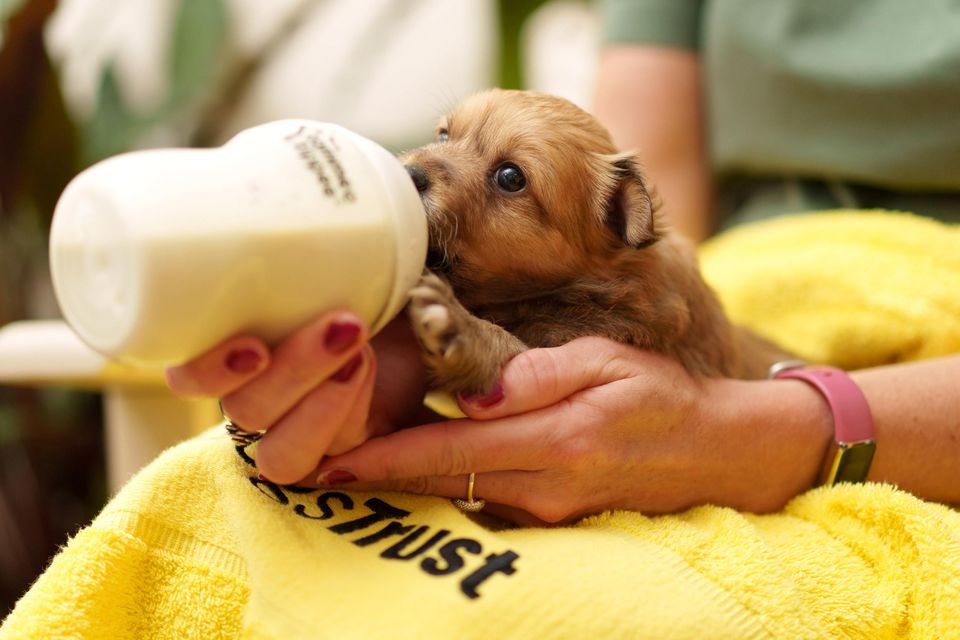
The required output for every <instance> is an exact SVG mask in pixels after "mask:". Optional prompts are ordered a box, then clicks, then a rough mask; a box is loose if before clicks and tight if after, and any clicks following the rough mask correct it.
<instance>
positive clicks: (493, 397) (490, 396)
mask: <svg viewBox="0 0 960 640" xmlns="http://www.w3.org/2000/svg"><path fill="white" fill-rule="evenodd" d="M460 398H461V399H462V400H463V401H464V402H466V403H467V404H472V405H473V406H475V407H479V408H481V409H489V408H490V407H492V406H493V405H495V404H497V403H499V402H500V401H501V400H503V385H501V384H500V383H499V382H497V384H495V385H493V388H492V389H490V391H488V392H487V393H482V394H481V393H461V394H460Z"/></svg>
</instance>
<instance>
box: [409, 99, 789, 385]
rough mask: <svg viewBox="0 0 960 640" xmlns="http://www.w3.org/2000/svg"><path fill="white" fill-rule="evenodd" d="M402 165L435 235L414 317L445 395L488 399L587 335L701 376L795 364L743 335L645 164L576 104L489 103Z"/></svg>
mask: <svg viewBox="0 0 960 640" xmlns="http://www.w3.org/2000/svg"><path fill="white" fill-rule="evenodd" d="M401 160H402V161H403V162H404V163H405V164H406V165H407V169H408V171H409V172H410V173H411V175H412V176H413V179H414V182H415V184H416V185H417V188H418V190H419V191H420V195H421V199H422V201H423V204H424V207H425V209H426V212H427V219H428V226H429V230H430V256H429V259H428V267H429V268H430V269H432V270H433V271H434V274H431V273H429V272H428V273H427V274H425V276H424V278H423V279H422V280H421V282H420V284H419V286H417V287H416V288H415V289H414V290H413V291H412V292H411V303H410V307H409V309H410V314H411V317H412V320H413V326H414V329H415V331H416V332H417V333H418V336H419V338H420V341H421V343H422V344H423V346H424V350H425V360H426V363H427V366H428V369H429V370H430V373H431V375H432V376H433V382H434V384H435V385H436V386H437V387H440V388H444V389H446V390H448V391H453V392H457V391H467V392H482V391H487V390H489V389H490V388H491V387H492V386H493V384H494V383H495V382H496V380H497V378H498V376H499V372H500V368H501V366H502V365H503V364H504V363H505V362H506V361H508V360H509V359H510V358H512V357H513V356H515V355H517V354H518V353H520V352H521V351H523V350H525V349H527V348H532V347H550V346H557V345H560V344H563V343H565V342H568V341H570V340H573V339H574V338H577V337H579V336H585V335H593V336H604V337H607V338H611V339H613V340H617V341H619V342H623V343H626V344H630V345H635V346H637V347H642V348H646V349H652V350H655V351H659V352H661V353H664V354H666V355H668V356H670V357H672V358H674V359H676V360H678V361H679V362H680V363H682V364H683V366H684V367H685V368H686V369H687V370H688V371H690V372H691V373H693V374H697V375H702V376H721V375H726V376H734V377H762V376H763V375H764V373H765V371H766V368H767V367H768V366H769V365H770V364H771V363H772V362H774V361H776V360H778V359H781V358H782V357H783V356H784V355H785V354H784V353H783V352H781V351H779V350H778V349H776V347H774V346H773V345H770V344H769V343H766V342H764V341H762V340H760V339H759V338H756V337H754V336H752V335H750V334H748V333H747V332H745V331H741V330H739V329H736V328H734V327H733V326H731V324H730V322H729V321H728V320H727V318H726V316H724V314H723V311H722V309H721V307H720V304H719V302H718V301H717V299H716V298H715V296H714V295H713V293H712V292H711V291H710V289H709V288H708V287H707V285H706V284H705V283H704V282H703V280H702V278H701V277H700V274H699V271H698V268H697V264H696V259H695V256H694V253H693V250H692V248H691V247H690V246H689V245H688V243H686V242H685V241H684V240H683V239H682V238H680V237H679V236H677V235H675V234H672V233H670V232H669V231H668V230H667V229H666V228H665V226H664V225H663V223H662V220H661V216H660V214H659V213H658V210H657V206H656V204H655V202H654V198H653V197H652V196H651V194H650V190H649V189H648V188H647V185H646V184H645V182H644V179H643V176H642V175H641V173H640V171H639V169H638V167H637V163H636V160H635V159H634V157H633V156H632V155H631V154H627V153H618V152H617V149H616V147H615V146H614V144H613V141H612V140H611V138H610V135H609V133H608V132H607V131H606V130H605V129H604V128H603V127H602V126H601V125H600V124H599V123H598V122H597V121H596V120H595V119H594V118H593V117H591V116H590V115H588V114H587V113H585V112H584V111H582V110H581V109H579V108H578V107H576V106H575V105H573V104H572V103H570V102H568V101H566V100H563V99H561V98H557V97H554V96H549V95H545V94H538V93H533V92H520V91H502V90H493V91H488V92H485V93H481V94H479V95H476V96H474V97H472V98H470V99H468V100H467V101H465V102H464V103H462V104H461V105H460V106H459V107H457V108H456V109H455V110H454V111H453V112H452V113H451V114H449V115H448V116H447V117H445V118H443V119H442V120H441V121H440V123H439V125H438V127H437V136H436V141H435V142H433V143H431V144H428V145H426V146H424V147H422V148H420V149H416V150H414V151H411V152H409V153H407V154H405V155H404V156H402V157H401ZM505 167H506V168H505ZM517 171H519V172H520V173H522V179H521V178H520V177H518V174H517ZM518 185H522V188H520V189H516V187H517V186H518ZM505 187H506V188H505ZM438 276H439V277H438Z"/></svg>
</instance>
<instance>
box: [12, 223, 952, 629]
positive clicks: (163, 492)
mask: <svg viewBox="0 0 960 640" xmlns="http://www.w3.org/2000/svg"><path fill="white" fill-rule="evenodd" d="M831 220H832V221H833V222H830V221H831ZM868 220H871V221H873V222H870V223H869V224H867V225H866V226H867V227H871V228H872V227H873V226H874V225H875V224H879V225H886V223H887V221H890V222H891V226H890V227H889V229H890V230H891V231H890V233H895V234H896V235H895V236H891V237H890V238H889V240H890V244H891V245H893V244H897V243H896V242H894V240H899V239H900V238H899V237H900V236H903V238H904V239H906V236H907V234H908V233H909V234H911V237H912V234H913V233H914V230H913V227H914V223H916V226H917V229H918V230H917V231H916V233H921V232H924V231H923V230H922V229H927V228H928V227H927V224H928V223H927V222H926V221H920V220H915V219H913V218H901V217H899V216H892V215H879V214H861V215H856V214H846V213H844V214H836V215H834V216H829V215H828V216H824V217H823V218H817V219H809V220H806V221H800V220H796V221H794V226H791V225H790V224H788V223H787V222H786V221H785V222H784V223H782V224H783V226H779V224H774V225H773V226H769V227H766V228H765V229H761V228H760V227H759V226H758V227H757V228H755V229H753V230H744V233H743V234H742V235H739V236H737V235H734V234H731V235H729V236H726V237H724V238H721V239H718V240H717V241H716V242H715V243H713V244H712V245H711V246H710V247H708V248H706V249H705V252H704V264H705V266H706V267H707V269H708V271H710V270H711V269H713V270H714V271H710V277H711V280H712V281H713V282H714V284H715V285H717V286H718V288H719V290H720V292H721V295H722V297H723V298H724V300H725V301H726V302H727V303H728V304H730V305H731V309H732V310H733V311H734V314H735V315H737V314H739V313H741V312H742V311H743V310H749V313H750V314H757V315H760V316H763V314H765V313H768V312H767V311H764V310H763V309H759V308H758V306H764V305H774V306H777V307H778V308H780V309H783V310H784V312H785V313H788V314H790V313H797V314H798V316H799V317H803V318H807V319H808V320H809V321H810V323H812V325H813V326H803V327H802V328H803V329H804V330H803V331H799V329H797V330H793V329H791V331H789V332H788V333H789V336H790V337H791V339H792V340H794V342H793V343H791V344H790V346H792V347H793V348H794V349H796V350H797V351H798V352H801V353H803V354H804V355H808V356H809V355H810V354H813V355H817V354H820V353H828V354H830V355H831V356H836V359H834V360H831V361H834V362H839V361H842V360H844V359H848V360H856V361H871V360H872V359H873V358H875V357H876V356H874V355H872V354H868V353H862V352H858V351H857V350H858V349H860V348H867V347H870V348H878V349H881V351H882V353H883V355H882V356H881V357H882V358H887V357H889V354H891V353H896V354H898V356H906V357H920V356H921V355H935V354H938V353H945V352H946V351H945V350H944V349H955V348H956V345H957V342H956V339H957V336H958V335H960V332H958V331H957V323H956V321H953V322H952V323H951V322H948V323H947V324H948V325H949V326H950V327H952V329H950V330H947V329H945V328H944V327H943V326H941V325H940V324H939V323H941V322H943V321H944V319H943V317H942V313H945V312H944V311H943V310H944V309H949V308H951V307H950V305H951V304H953V305H956V304H957V298H958V296H960V288H957V287H956V284H955V283H956V278H957V277H958V274H960V266H958V265H956V260H957V256H960V244H958V240H957V234H956V231H955V230H954V229H947V228H944V227H939V228H938V229H937V230H936V231H932V236H931V243H930V244H924V243H920V244H923V246H925V247H927V248H926V252H925V253H924V252H921V249H920V244H918V245H916V255H914V254H913V253H909V252H908V255H909V259H904V261H903V262H904V263H903V264H897V265H896V269H897V270H900V269H904V270H909V271H911V272H912V273H913V274H915V275H917V276H918V277H919V276H920V275H922V267H921V266H920V265H922V264H930V265H936V269H938V271H936V276H937V277H936V280H937V283H932V282H931V283H928V282H924V283H917V282H913V281H912V280H911V279H908V278H900V277H899V276H894V275H891V276H890V277H889V278H884V277H883V276H882V275H881V274H880V273H879V271H880V267H876V268H871V269H870V270H869V271H865V272H863V273H862V288H861V289H857V288H855V287H854V289H853V290H851V289H849V288H845V289H844V294H843V295H842V296H839V297H838V300H841V301H843V302H844V304H846V301H847V300H848V299H849V298H848V297H849V296H852V295H857V296H860V298H859V299H860V300H861V302H860V303H858V306H857V309H858V310H859V309H862V308H867V309H869V308H872V307H871V305H872V304H874V302H873V300H874V298H872V297H871V296H873V295H874V292H879V294H880V295H879V297H878V298H876V305H877V308H878V309H884V311H883V312H882V313H880V312H878V315H879V316H882V317H881V318H880V319H874V320H873V321H871V322H872V324H871V322H868V321H866V320H865V319H864V318H865V317H866V315H869V314H860V313H852V314H849V315H850V318H851V320H850V323H851V324H849V325H845V324H844V323H842V322H840V321H839V320H837V315H836V314H833V313H831V312H830V308H831V307H829V305H828V306H827V307H825V308H823V309H822V311H823V313H822V314H817V313H816V312H815V311H816V310H815V308H814V307H815V302H814V301H815V300H816V299H824V300H826V299H828V298H829V296H826V294H823V295H824V297H822V298H818V296H820V295H821V294H819V293H814V292H813V291H812V287H810V292H809V294H808V295H807V296H806V297H805V298H804V299H803V300H788V299H784V296H794V295H796V293H795V290H793V289H790V288H789V287H788V286H786V285H785V284H784V283H783V282H781V286H779V287H776V286H772V285H775V284H776V282H771V280H774V281H775V280H776V279H777V278H779V277H781V275H782V276H783V277H784V278H787V277H788V276H789V279H791V280H792V279H793V278H796V277H799V278H800V279H802V278H804V277H805V273H804V272H800V273H796V272H791V271H790V270H789V269H786V268H784V269H783V271H782V273H781V272H780V271H778V269H779V267H776V268H773V267H771V266H770V265H766V266H764V267H763V270H762V271H759V272H744V273H746V275H747V276H748V277H745V278H744V279H743V280H742V281H741V280H738V276H737V275H736V269H735V268H734V267H732V266H730V265H731V264H732V263H733V262H732V261H733V259H734V258H737V257H740V258H743V259H745V260H747V262H748V263H749V262H751V261H752V263H753V264H754V266H755V267H758V266H759V264H760V262H762V261H761V260H760V258H759V257H758V256H757V254H759V253H766V254H769V255H771V256H774V257H776V258H777V260H776V262H777V263H778V264H780V263H783V262H784V258H785V257H789V255H790V253H791V251H793V250H794V249H795V248H796V250H797V251H798V252H801V253H802V251H801V249H800V247H801V246H803V241H800V240H799V239H798V238H799V236H802V234H804V233H806V230H807V229H808V228H809V226H810V225H821V224H822V225H824V226H823V227H820V228H821V229H822V230H823V231H824V232H827V233H829V232H830V231H831V229H830V227H831V225H836V226H835V227H833V231H835V232H838V233H839V231H840V230H841V229H842V230H846V231H844V233H846V232H847V231H850V230H851V229H854V231H850V233H851V235H850V238H849V241H848V242H847V243H844V246H845V247H847V248H846V249H845V251H846V252H848V254H849V252H852V251H853V250H852V249H850V248H849V244H851V243H853V244H856V243H863V244H870V248H869V251H873V250H874V247H879V248H877V249H876V251H878V252H880V253H883V252H885V251H888V249H887V248H886V245H884V244H883V243H881V242H879V239H878V238H874V237H873V236H869V235H868V234H866V233H865V232H863V233H861V232H859V231H856V229H860V227H858V226H857V225H859V224H861V223H865V222H866V221H868ZM894 222H895V224H894ZM768 224H772V223H768ZM901 224H903V225H906V226H899V225H901ZM921 228H922V229H921ZM748 231H749V232H748ZM753 234H756V235H753ZM941 234H945V235H943V237H940V236H941ZM948 237H949V238H951V239H952V240H951V242H952V244H950V243H949V242H946V240H945V238H948ZM738 238H739V239H738ZM771 242H780V243H781V247H780V248H781V250H780V251H776V250H774V248H773V247H771V246H770V243H771ZM948 245H949V246H948ZM941 249H942V250H943V251H948V252H949V255H941V256H934V255H932V254H933V253H935V252H936V251H938V250H941ZM911 251H912V250H911ZM921 258H922V259H921ZM728 260H729V261H730V262H728ZM797 260H798V261H799V258H797ZM831 260H832V263H833V264H837V261H836V260H834V259H833V258H831ZM841 262H842V261H841ZM894 262H895V261H894ZM906 263H909V264H906ZM786 264H790V261H789V260H787V261H786ZM891 264H892V262H891ZM942 265H954V266H953V267H952V268H948V267H943V266H942ZM818 268H819V267H818ZM951 269H952V271H951ZM830 271H831V272H832V271H834V270H833V269H831V270H830ZM758 274H759V275H758ZM834 275H835V274H834ZM757 279H762V280H763V281H764V282H763V283H762V284H757V283H756V280H757ZM854 280H856V278H855V277H854V276H852V275H850V274H846V275H845V279H844V280H843V282H844V286H845V287H849V286H851V284H850V283H852V282H853V281H854ZM839 281H840V279H839V278H838V282H839ZM891 282H899V283H901V284H903V285H904V286H906V284H907V283H909V288H907V289H903V290H901V291H900V292H899V294H897V293H896V292H894V291H893V285H891V284H890V283H891ZM731 283H733V284H731ZM828 284H832V282H831V283H828ZM951 286H952V287H954V288H953V291H952V293H951V292H948V291H946V288H947V287H951ZM885 287H889V288H886V289H885ZM941 287H942V288H943V289H942V290H941V289H940V288H941ZM801 288H802V287H801ZM744 289H752V290H754V291H755V293H749V292H748V293H743V290H744ZM756 292H758V293H756ZM738 296H739V297H738ZM890 296H893V297H894V299H897V296H899V300H901V301H903V302H904V305H901V306H908V305H909V307H910V312H909V313H906V312H904V313H901V314H897V313H894V312H893V311H890V312H889V314H888V312H887V311H886V309H887V308H888V307H887V306H886V305H888V303H887V300H889V299H890ZM921 297H925V299H924V300H921V299H919V298H921ZM731 300H733V301H734V302H733V303H731V302H730V301H731ZM896 306H897V305H896V304H895V303H894V302H890V303H889V307H890V309H893V308H894V307H896ZM845 308H846V307H845ZM924 310H928V311H929V312H930V313H929V315H925V314H926V311H924ZM763 317H765V316H763ZM821 320H822V324H819V325H818V323H819V322H821ZM898 322H899V323H900V325H902V326H900V325H898ZM934 322H935V323H937V324H938V326H936V327H933V326H930V327H926V328H927V329H928V331H919V332H915V331H914V329H915V327H914V326H913V325H914V324H916V323H919V324H921V325H923V324H924V323H927V324H933V323H934ZM801 325H803V323H799V322H798V326H801ZM756 326H758V327H761V328H763V329H764V330H766V331H769V332H773V333H775V332H776V331H779V330H780V329H779V328H778V325H777V324H776V323H766V322H765V321H760V322H758V323H757V325H756ZM881 326H883V327H888V328H889V329H890V330H889V332H888V334H885V335H884V336H883V337H881V338H876V339H874V340H866V339H864V340H860V341H853V342H849V341H848V342H844V341H841V340H838V339H836V333H837V332H838V331H839V332H852V331H854V330H855V329H856V330H860V328H863V327H866V330H871V329H870V328H871V327H873V328H877V327H881ZM897 326H900V329H899V330H897V331H894V330H893V328H895V327H897ZM816 327H820V328H819V329H818V328H816ZM831 327H832V328H831ZM951 331H952V333H951ZM894 334H896V335H897V336H899V338H896V336H895V335H894ZM917 336H920V337H919V338H918V337H917ZM807 339H809V340H810V343H804V342H803V341H804V340H807ZM898 339H899V340H900V341H901V342H900V344H899V346H898V345H897V340H898ZM907 343H909V344H910V348H909V349H907V348H905V346H904V345H906V344H907ZM825 344H826V346H824V345H825ZM797 345H799V346H800V347H802V348H797ZM895 347H896V348H895ZM938 350H939V352H938ZM255 446H256V445H255V444H246V443H235V442H233V441H232V440H231V439H230V438H229V437H228V436H227V434H225V433H224V432H223V429H222V427H217V428H214V429H212V430H210V431H209V432H207V433H205V434H203V435H201V436H199V437H198V438H195V439H193V440H190V441H188V442H186V443H183V444H181V445H179V446H177V447H175V448H173V449H171V450H169V451H167V452H166V453H164V454H163V455H162V456H161V457H160V458H158V459H157V460H156V461H155V462H153V463H152V464H151V465H150V466H148V467H147V468H145V469H144V470H143V471H141V472H140V473H139V474H138V475H137V476H136V477H135V478H134V479H133V480H131V481H130V483H128V485H127V486H126V487H125V488H124V489H123V490H122V491H121V492H120V493H119V494H118V495H117V496H116V497H115V498H114V499H113V500H111V502H110V503H109V504H108V505H107V506H106V507H105V509H104V510H103V512H102V513H101V514H100V515H99V516H98V517H97V518H96V520H95V521H94V522H93V523H92V524H91V525H90V526H88V527H86V528H85V529H83V530H82V531H80V532H79V533H78V534H77V535H76V537H74V538H73V539H72V540H71V541H70V542H69V543H68V544H67V545H66V547H65V548H64V549H63V550H62V551H61V552H60V553H59V554H58V555H57V557H56V558H55V559H54V560H53V563H52V564H51V565H50V567H49V568H48V569H47V571H46V572H45V573H44V574H43V575H42V576H41V577H40V578H39V579H38V581H37V582H36V583H35V584H34V585H33V587H32V588H31V589H30V591H29V592H28V593H27V594H26V595H25V596H24V597H23V598H22V599H21V601H20V602H19V603H18V605H17V607H16V608H15V610H14V611H13V613H12V614H11V615H10V616H9V617H8V618H7V619H6V620H5V621H4V623H3V625H2V627H0V638H2V639H3V640H10V639H14V638H16V639H19V638H110V639H114V640H124V639H127V638H161V639H163V638H178V639H179V638H220V637H223V638H237V637H240V638H257V639H261V638H262V639H278V638H292V639H296V638H317V637H342V638H387V637H389V638H398V639H402V638H471V637H484V638H663V637H671V638H838V637H849V638H871V639H877V638H954V637H960V613H958V612H960V514H958V513H957V512H955V511H953V510H951V509H949V508H947V507H945V506H942V505H937V504H931V503H927V502H924V501H922V500H919V499H917V498H915V497H913V496H911V495H909V494H907V493H904V492H902V491H899V490H897V489H896V488H894V487H890V486H884V485H875V484H871V485H858V486H853V485H844V486H838V487H833V488H820V489H815V490H812V491H810V492H808V493H806V494H804V495H802V496H799V497H798V498H796V499H794V500H793V501H792V502H791V503H790V504H789V505H788V506H787V507H786V508H785V509H784V510H783V511H782V512H780V513H777V514H771V515H764V516H757V515H751V514H741V513H737V512H736V511H733V510H730V509H724V508H719V507H714V506H705V507H699V508H695V509H691V510H689V511H687V512H685V513H682V514H677V515H672V516H659V517H646V516H643V515H641V514H637V513H630V512H610V513H605V514H601V515H598V516H594V517H590V518H586V519H584V520H583V521H581V522H579V523H577V524H576V525H574V526H569V527H562V528H556V529H518V528H506V527H503V526H499V525H498V523H496V522H494V521H492V520H488V519H486V518H484V517H482V516H480V517H469V516H467V515H465V514H463V513H461V512H459V511H458V510H457V509H456V508H454V507H453V506H452V505H450V503H449V502H447V501H446V500H442V499H436V498H428V497H419V496H412V495H404V494H391V493H374V494H369V493H355V492H340V491H306V490H300V489H293V488H289V487H278V486H276V485H273V484H271V483H269V482H264V481H261V480H258V479H257V477H256V470H255V468H254V467H253V466H252V464H251V456H254V455H255ZM758 481H762V479H758Z"/></svg>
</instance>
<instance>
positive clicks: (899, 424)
mask: <svg viewBox="0 0 960 640" xmlns="http://www.w3.org/2000/svg"><path fill="white" fill-rule="evenodd" d="M852 377H853V379H854V380H855V381H856V382H857V384H859V385H860V388H861V389H862V390H863V393H864V395H866V397H867V403H868V404H869V405H870V411H871V413H872V414H873V421H874V424H875V426H876V434H877V436H876V440H877V453H876V456H875V457H874V460H873V465H872V466H871V469H870V475H869V477H868V478H869V479H870V480H872V481H876V482H890V483H893V484H896V485H897V486H899V487H901V488H902V489H905V490H906V491H910V492H911V493H913V494H914V495H916V496H918V497H921V498H924V499H927V500H934V501H937V502H945V503H960V356H956V355H955V356H950V357H947V358H939V359H936V360H926V361H922V362H915V363H910V364H902V365H894V366H887V367H878V368H875V369H865V370H863V371H858V372H855V373H853V374H852Z"/></svg>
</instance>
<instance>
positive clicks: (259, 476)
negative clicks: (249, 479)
mask: <svg viewBox="0 0 960 640" xmlns="http://www.w3.org/2000/svg"><path fill="white" fill-rule="evenodd" d="M257 480H262V481H264V482H270V481H269V480H268V479H267V477H266V476H265V475H263V474H262V473H258V474H257Z"/></svg>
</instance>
